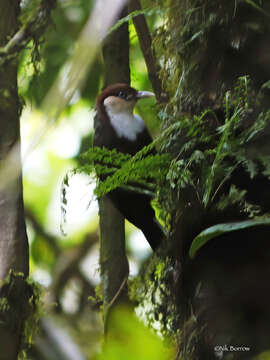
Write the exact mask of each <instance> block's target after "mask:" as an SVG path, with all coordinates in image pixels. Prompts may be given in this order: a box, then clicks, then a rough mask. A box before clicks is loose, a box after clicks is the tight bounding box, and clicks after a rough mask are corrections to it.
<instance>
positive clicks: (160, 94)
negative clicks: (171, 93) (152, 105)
mask: <svg viewBox="0 0 270 360" xmlns="http://www.w3.org/2000/svg"><path fill="white" fill-rule="evenodd" d="M141 10H142V7H141V4H140V0H131V1H130V3H129V11H130V12H133V11H141ZM133 23H134V26H135V29H136V32H137V35H138V39H139V43H140V47H141V50H142V53H143V56H144V59H145V63H146V67H147V71H148V76H149V79H150V81H151V84H152V87H153V90H154V92H155V94H156V96H157V99H158V100H159V101H161V102H165V101H166V100H167V94H166V93H165V92H164V90H163V89H162V83H161V80H160V79H159V77H158V72H159V66H158V64H157V61H156V58H155V54H154V52H153V49H152V39H151V35H150V32H149V29H148V26H147V22H146V20H145V16H144V15H143V14H141V15H138V16H135V17H134V18H133Z"/></svg>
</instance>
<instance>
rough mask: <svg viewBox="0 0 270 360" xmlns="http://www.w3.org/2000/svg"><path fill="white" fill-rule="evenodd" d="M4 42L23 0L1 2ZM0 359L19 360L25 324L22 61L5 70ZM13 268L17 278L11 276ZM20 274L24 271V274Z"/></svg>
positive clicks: (0, 111) (0, 96) (0, 100)
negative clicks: (19, 76) (19, 84)
mask: <svg viewBox="0 0 270 360" xmlns="http://www.w3.org/2000/svg"><path fill="white" fill-rule="evenodd" d="M0 14H1V21H0V46H4V45H5V43H6V42H7V41H8V38H9V36H12V35H13V34H14V32H15V31H16V30H17V26H18V23H17V17H18V14H19V1H10V2H9V1H8V2H7V1H5V0H1V1H0ZM0 78H1V82H0V121H1V133H0V280H2V281H3V280H5V279H6V280H5V281H4V283H2V286H1V289H0V304H1V305H0V349H1V353H0V359H1V360H15V359H17V354H18V351H19V348H20V341H21V333H22V328H23V306H24V301H23V300H24V296H23V295H24V292H25V283H24V278H25V277H27V275H28V242H27V235H26V228H25V221H24V209H23V196H22V174H21V154H20V124H19V112H20V102H19V98H18V91H17V61H16V60H12V61H9V62H8V63H7V64H6V65H4V66H3V67H2V68H1V69H0ZM11 271H12V274H13V275H12V276H10V277H8V278H7V276H8V275H9V274H10V272H11ZM18 273H20V274H21V275H19V276H18Z"/></svg>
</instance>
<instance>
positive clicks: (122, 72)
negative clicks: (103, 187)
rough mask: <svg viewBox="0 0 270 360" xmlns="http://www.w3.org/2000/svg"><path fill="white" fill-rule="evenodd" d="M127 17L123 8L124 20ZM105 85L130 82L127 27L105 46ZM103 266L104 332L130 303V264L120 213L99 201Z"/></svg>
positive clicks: (102, 199) (110, 38)
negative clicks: (116, 310) (114, 313)
mask: <svg viewBox="0 0 270 360" xmlns="http://www.w3.org/2000/svg"><path fill="white" fill-rule="evenodd" d="M126 15H127V9H124V10H123V12H122V14H121V17H124V16H126ZM103 59H104V72H105V81H104V82H105V84H104V85H105V86H107V85H110V84H114V83H118V82H124V83H129V82H130V70H129V32H128V24H127V23H125V24H123V25H122V26H121V27H120V28H119V29H117V30H116V31H114V32H113V33H112V34H111V35H110V36H109V37H108V38H107V39H106V40H105V44H104V46H103ZM99 216H100V265H101V276H102V284H103V300H104V323H105V333H107V332H108V331H109V330H108V326H109V318H110V313H111V310H112V309H113V308H114V307H115V306H116V305H117V304H120V303H122V302H123V301H126V300H127V278H128V274H129V265H128V260H127V256H126V251H125V224H124V218H123V216H122V215H121V213H120V212H119V211H118V210H117V209H116V208H115V207H114V205H113V203H112V202H111V200H110V199H109V198H108V197H107V196H104V197H103V198H101V199H100V200H99Z"/></svg>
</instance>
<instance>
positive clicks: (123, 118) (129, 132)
mask: <svg viewBox="0 0 270 360" xmlns="http://www.w3.org/2000/svg"><path fill="white" fill-rule="evenodd" d="M104 105H105V109H106V111H107V114H108V117H109V119H110V122H111V125H112V127H113V128H114V130H115V132H116V134H117V135H118V136H119V137H123V138H126V139H128V140H131V141H135V140H136V138H137V135H138V134H139V133H140V132H142V131H143V130H144V129H145V125H144V122H143V120H142V118H141V117H140V116H139V115H134V114H133V112H127V111H123V112H115V111H113V109H112V108H111V107H109V106H106V104H105V102H104Z"/></svg>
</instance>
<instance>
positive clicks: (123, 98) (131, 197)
mask: <svg viewBox="0 0 270 360" xmlns="http://www.w3.org/2000/svg"><path fill="white" fill-rule="evenodd" d="M152 96H154V94H153V93H151V92H149V91H137V90H135V89H134V88H132V87H130V86H129V85H127V84H122V83H119V84H114V85H111V86H108V87H107V88H106V89H105V90H104V91H103V92H102V93H101V94H100V96H99V97H98V99H97V105H96V110H97V114H96V117H95V135H94V146H99V147H105V148H107V149H109V150H112V149H116V150H117V151H120V152H122V153H125V154H130V155H134V154H136V153H137V152H138V151H140V150H141V149H142V148H143V147H144V146H146V145H149V144H150V143H151V142H152V139H151V136H150V134H149V132H148V130H147V128H146V126H145V124H144V121H143V120H142V119H141V117H140V116H138V115H135V114H133V109H134V106H135V104H136V102H137V101H138V100H140V99H144V98H147V97H152ZM108 196H109V197H110V199H111V200H112V202H113V203H114V205H115V207H116V208H117V209H118V210H119V211H120V212H121V213H122V215H123V216H124V217H125V218H126V219H127V220H128V221H130V222H131V223H132V224H134V225H135V226H136V227H138V228H139V229H140V230H141V231H142V232H143V234H144V235H145V237H146V239H147V241H148V243H149V244H150V246H151V248H152V249H153V250H155V249H156V248H158V246H159V245H160V243H161V240H162V238H163V237H164V234H163V231H162V230H161V227H160V226H159V224H158V223H157V221H156V219H155V212H154V210H153V208H152V206H151V200H152V199H151V197H150V196H148V195H146V194H142V193H137V192H133V191H130V190H125V189H122V188H117V189H115V190H113V191H111V192H110V193H108Z"/></svg>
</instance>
